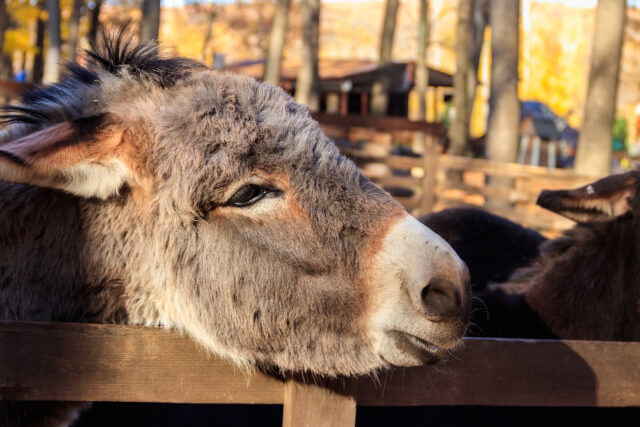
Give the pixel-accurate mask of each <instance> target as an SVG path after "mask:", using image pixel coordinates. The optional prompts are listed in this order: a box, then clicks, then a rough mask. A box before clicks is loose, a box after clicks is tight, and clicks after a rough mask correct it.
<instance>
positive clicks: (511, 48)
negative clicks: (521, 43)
mask: <svg viewBox="0 0 640 427" xmlns="http://www.w3.org/2000/svg"><path fill="white" fill-rule="evenodd" d="M519 9H520V1H519V0H492V2H491V12H490V21H491V92H490V98H489V104H490V107H489V108H490V111H489V126H488V131H487V146H486V153H485V154H486V157H487V158H488V159H490V160H498V161H503V162H513V161H515V159H516V153H517V150H518V141H519V127H520V101H519V100H518V39H519V37H518V19H519Z"/></svg>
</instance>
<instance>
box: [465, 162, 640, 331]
mask: <svg viewBox="0 0 640 427" xmlns="http://www.w3.org/2000/svg"><path fill="white" fill-rule="evenodd" d="M538 204H539V205H540V206H542V207H544V208H546V209H549V210H551V211H553V212H556V213H558V214H560V215H563V216H565V217H567V218H569V219H572V220H574V221H577V222H578V224H577V225H576V226H575V227H574V228H572V229H570V230H568V231H567V232H565V234H564V235H563V236H562V237H559V238H556V239H552V240H549V241H547V242H545V243H543V244H542V245H541V246H540V252H541V254H540V256H538V257H537V258H536V259H535V260H534V261H533V262H532V263H531V264H530V265H529V266H528V267H525V268H522V269H519V270H517V271H516V272H515V273H514V274H513V275H512V276H511V278H510V279H509V280H508V281H507V282H506V283H504V284H502V285H500V286H498V287H497V288H496V289H488V290H486V291H485V292H480V293H478V294H477V296H478V297H479V298H480V299H481V300H483V302H484V304H485V305H486V308H487V311H488V316H478V318H477V319H474V321H475V322H477V323H479V325H478V326H479V328H480V331H481V332H480V335H483V336H498V337H520V338H562V339H585V340H615V341H639V340H640V305H639V303H640V171H633V172H628V173H624V174H619V175H612V176H608V177H606V178H603V179H601V180H598V181H596V182H594V183H592V184H590V185H587V186H585V187H581V188H578V189H575V190H560V191H544V192H542V193H541V194H540V196H539V198H538Z"/></svg>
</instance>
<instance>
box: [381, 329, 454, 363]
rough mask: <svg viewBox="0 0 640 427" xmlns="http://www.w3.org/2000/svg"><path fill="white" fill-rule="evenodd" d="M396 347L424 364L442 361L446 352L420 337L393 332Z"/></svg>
mask: <svg viewBox="0 0 640 427" xmlns="http://www.w3.org/2000/svg"><path fill="white" fill-rule="evenodd" d="M389 334H390V335H391V336H392V337H393V341H394V342H395V345H396V347H398V348H399V349H400V350H401V351H403V352H405V353H407V354H409V355H412V356H413V357H415V358H416V359H419V360H420V361H421V362H422V363H435V362H437V361H439V360H440V359H442V358H443V357H444V355H445V353H446V350H445V349H443V348H442V347H440V346H438V345H436V344H433V343H432V342H429V341H426V340H424V339H422V338H420V337H417V336H415V335H412V334H409V333H407V332H403V331H391V332H390V333H389Z"/></svg>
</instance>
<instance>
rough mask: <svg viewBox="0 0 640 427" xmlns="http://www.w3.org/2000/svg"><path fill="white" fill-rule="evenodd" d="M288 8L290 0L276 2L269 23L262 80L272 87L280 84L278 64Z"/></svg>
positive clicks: (285, 29) (280, 58)
mask: <svg viewBox="0 0 640 427" xmlns="http://www.w3.org/2000/svg"><path fill="white" fill-rule="evenodd" d="M290 6H291V0H278V3H277V5H276V12H275V14H274V15H273V21H272V22H271V33H270V34H269V46H268V47H267V57H266V58H265V62H264V76H263V77H264V79H263V80H264V81H265V82H267V83H271V84H274V85H278V84H280V63H281V61H282V50H283V49H284V38H285V35H286V34H287V20H288V17H289V7H290Z"/></svg>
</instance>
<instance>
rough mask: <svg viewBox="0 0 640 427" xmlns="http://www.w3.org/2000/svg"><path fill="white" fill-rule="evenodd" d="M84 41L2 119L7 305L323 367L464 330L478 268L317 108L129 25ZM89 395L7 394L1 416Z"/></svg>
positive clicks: (43, 417) (415, 352) (439, 350)
mask: <svg viewBox="0 0 640 427" xmlns="http://www.w3.org/2000/svg"><path fill="white" fill-rule="evenodd" d="M86 55H87V65H84V66H81V65H79V64H77V63H72V64H70V65H68V66H67V73H66V76H65V77H64V78H63V79H62V81H61V82H60V83H58V84H55V85H52V86H49V87H46V88H42V89H36V90H33V91H31V92H30V93H28V94H26V95H25V96H24V97H23V100H22V103H21V104H20V105H16V106H5V107H4V109H3V112H2V114H1V115H0V118H1V119H2V120H4V123H5V125H6V127H5V129H4V130H3V131H2V133H1V134H0V179H1V180H3V181H6V183H4V184H1V185H0V215H2V221H0V239H1V241H2V243H3V244H2V245H0V319H1V320H36V321H75V322H101V323H130V324H142V325H161V326H163V327H166V328H172V329H176V330H179V331H183V332H184V333H186V334H187V335H189V336H191V337H193V338H194V339H195V340H197V341H198V342H199V343H201V344H202V345H203V346H204V347H205V348H206V349H208V350H209V351H211V352H213V353H216V354H218V355H220V356H222V357H226V358H229V359H231V360H233V361H234V362H236V363H238V364H239V365H242V366H266V367H275V368H277V369H280V370H283V371H307V372H312V373H315V374H321V375H329V376H335V375H355V374H365V373H369V372H372V371H374V370H377V369H381V368H385V367H389V366H392V365H397V366H414V365H420V364H423V363H427V362H434V361H437V360H438V359H440V358H441V357H442V356H443V354H445V353H446V352H447V351H449V350H450V349H452V348H454V347H456V346H457V345H458V344H459V342H460V340H461V338H462V337H463V335H464V333H465V330H466V324H467V320H468V313H469V305H470V303H469V301H470V298H469V290H468V272H467V269H466V267H465V265H464V263H463V262H462V261H461V260H460V259H459V258H458V256H457V255H456V254H455V252H454V251H453V250H452V249H451V247H450V246H449V245H448V244H447V243H446V242H445V241H444V240H442V239H441V238H440V237H438V236H437V235H436V234H435V233H433V232H432V231H431V230H429V229H428V228H427V227H425V226H423V225H422V224H420V223H419V222H418V221H417V220H415V219H414V218H412V217H411V216H410V215H408V214H407V213H406V211H405V210H404V209H403V208H402V207H401V206H400V205H399V204H398V203H397V202H395V201H394V200H393V199H392V198H391V197H389V196H388V195H386V194H385V193H384V191H382V190H381V189H380V188H378V187H376V186H375V185H374V184H372V183H371V182H370V181H369V180H367V179H366V178H365V177H363V176H362V175H361V174H360V173H359V172H358V170H357V168H356V166H355V165H354V164H353V163H352V162H351V161H349V160H348V159H347V158H346V157H344V156H342V155H341V154H340V153H339V152H338V150H337V149H336V148H335V146H334V145H333V143H332V142H330V140H329V139H328V138H327V137H326V136H325V135H324V134H323V133H322V131H321V130H320V127H319V125H318V124H317V122H315V121H314V120H313V119H312V118H311V116H310V114H309V111H308V109H307V108H305V107H302V106H300V105H297V104H296V103H295V102H294V101H293V100H292V99H291V97H289V96H288V95H287V94H286V93H285V92H283V91H282V90H281V89H279V88H276V87H274V86H270V85H267V84H263V83H259V82H256V81H255V80H253V79H250V78H248V77H243V76H239V75H231V74H225V73H220V72H216V71H212V70H209V69H207V68H206V67H204V66H203V65H201V64H199V63H197V62H194V61H191V60H187V59H180V58H164V57H162V56H161V55H160V53H159V51H158V48H157V46H156V45H155V44H136V43H134V42H133V41H132V39H131V38H130V37H129V36H127V34H126V31H121V32H119V33H117V34H115V35H113V36H109V37H103V39H102V41H100V42H99V44H98V46H96V47H94V48H93V49H92V50H91V51H88V52H87V53H86ZM425 260H426V261H425ZM16 405H17V404H16ZM76 407H77V405H75V406H74V405H73V404H69V405H68V406H67V407H63V406H61V405H55V404H54V405H51V404H40V406H38V404H32V403H25V404H24V405H21V406H20V408H19V409H16V406H13V407H12V406H11V404H9V405H6V404H5V405H4V406H3V408H2V410H0V424H2V425H26V424H27V422H26V421H25V420H37V421H30V422H33V423H34V424H36V425H38V424H42V425H44V424H45V423H46V422H49V423H50V424H51V425H56V424H54V420H55V422H56V423H57V425H66V424H68V423H69V422H71V420H72V419H73V416H74V411H73V410H75V408H76ZM3 416H4V417H5V418H4V419H3V418H2V417H3ZM38 417H39V418H38Z"/></svg>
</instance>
